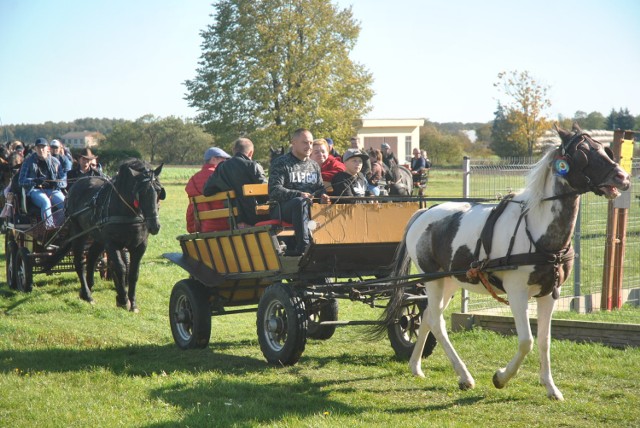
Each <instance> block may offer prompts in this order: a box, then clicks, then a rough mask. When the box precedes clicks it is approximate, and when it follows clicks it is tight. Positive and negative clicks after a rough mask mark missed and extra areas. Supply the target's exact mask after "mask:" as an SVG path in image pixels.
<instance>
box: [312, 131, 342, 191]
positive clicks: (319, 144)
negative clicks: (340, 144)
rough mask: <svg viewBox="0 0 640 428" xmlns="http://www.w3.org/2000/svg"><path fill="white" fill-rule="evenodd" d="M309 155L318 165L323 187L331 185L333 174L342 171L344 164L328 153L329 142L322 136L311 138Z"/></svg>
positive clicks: (326, 187)
mask: <svg viewBox="0 0 640 428" xmlns="http://www.w3.org/2000/svg"><path fill="white" fill-rule="evenodd" d="M310 157H311V159H313V160H314V161H316V162H317V163H318V165H320V172H321V173H322V184H323V185H324V187H325V189H328V188H329V187H330V186H331V180H332V179H333V176H334V175H336V174H337V173H339V172H341V171H344V164H343V163H342V162H341V161H339V160H338V159H336V158H335V157H333V156H332V155H331V154H330V153H329V144H327V140H325V139H324V138H318V139H317V140H313V146H312V147H311V155H310Z"/></svg>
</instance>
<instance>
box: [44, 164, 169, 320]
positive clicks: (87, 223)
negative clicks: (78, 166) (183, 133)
mask: <svg viewBox="0 0 640 428" xmlns="http://www.w3.org/2000/svg"><path fill="white" fill-rule="evenodd" d="M161 171H162V165H160V166H159V167H158V168H156V169H155V170H154V169H152V168H151V166H150V165H149V164H147V163H146V162H144V161H141V160H139V159H129V160H126V161H125V162H123V163H122V165H121V166H120V168H119V170H118V174H117V175H116V176H115V178H114V179H113V180H109V179H108V178H105V177H86V178H82V179H80V180H78V181H77V182H76V183H75V184H74V185H73V187H72V188H71V190H70V191H69V194H68V195H67V199H66V202H65V213H66V216H67V219H68V223H69V236H70V240H69V243H67V245H66V248H65V247H62V248H60V249H59V250H58V251H57V254H59V255H60V257H62V256H64V254H66V253H67V252H68V251H69V246H71V248H72V249H73V255H74V266H75V270H76V273H77V274H78V277H79V279H80V298H81V299H83V300H86V301H87V302H90V303H93V297H92V296H91V289H92V287H93V283H94V280H93V274H94V271H95V265H96V262H97V260H98V258H99V256H100V254H101V253H102V252H103V251H104V250H106V252H107V256H108V258H109V263H110V264H111V267H112V269H113V271H114V275H113V279H114V282H115V286H116V292H117V297H116V304H117V305H118V306H119V307H122V308H127V309H129V310H130V311H132V312H137V311H138V308H137V305H136V283H137V281H138V273H139V270H140V261H141V259H142V256H143V255H144V253H145V251H146V249H147V240H148V237H149V233H151V234H152V235H156V234H157V233H158V232H159V231H160V221H159V216H158V202H159V201H160V200H162V199H164V198H165V196H166V194H165V191H164V188H163V187H162V185H161V184H160V181H159V180H158V176H159V175H160V172H161ZM89 239H91V240H92V243H91V244H90V245H89V249H88V251H87V257H86V261H84V260H83V255H84V249H85V247H86V245H87V242H88V240H89ZM124 249H127V250H128V254H129V257H130V260H129V263H130V264H129V267H128V269H127V267H126V263H125V260H124V259H123V254H124V253H123V250H124ZM56 262H57V261H53V264H55V263H56Z"/></svg>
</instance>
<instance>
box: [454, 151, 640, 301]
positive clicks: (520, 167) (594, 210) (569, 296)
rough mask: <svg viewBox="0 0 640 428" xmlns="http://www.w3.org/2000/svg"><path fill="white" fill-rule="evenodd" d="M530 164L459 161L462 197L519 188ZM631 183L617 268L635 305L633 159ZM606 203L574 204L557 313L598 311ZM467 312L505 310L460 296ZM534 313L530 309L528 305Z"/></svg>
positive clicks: (639, 260)
mask: <svg viewBox="0 0 640 428" xmlns="http://www.w3.org/2000/svg"><path fill="white" fill-rule="evenodd" d="M533 164H534V162H532V161H531V160H529V159H509V160H501V161H485V160H465V165H466V167H465V171H464V172H463V173H464V176H465V179H464V180H463V182H464V183H465V184H464V189H463V193H465V196H467V197H471V198H494V197H496V196H501V195H505V194H507V193H509V192H511V191H517V190H519V189H522V188H523V187H524V185H525V177H526V174H527V173H528V172H529V171H530V170H531V168H532V166H533ZM631 175H632V179H631V183H632V184H631V189H630V192H631V206H630V208H629V211H628V223H627V233H626V247H625V257H624V266H623V290H624V291H626V293H625V292H624V291H623V294H625V295H628V299H629V301H634V302H635V303H636V304H637V303H638V294H640V293H639V292H640V161H638V160H634V162H633V166H632V174H631ZM608 205H609V202H608V201H607V199H605V198H603V197H600V196H596V195H594V194H593V193H588V194H585V195H583V196H582V198H581V201H580V214H579V216H578V223H577V225H576V231H575V234H574V240H573V245H574V249H575V250H576V259H575V264H574V270H573V273H572V275H571V276H570V277H569V279H568V280H567V281H566V282H565V283H564V285H563V286H562V288H561V298H560V299H559V301H558V304H557V309H558V310H577V311H580V312H582V311H584V312H591V311H597V310H600V298H601V296H600V293H601V291H602V284H603V271H604V265H605V246H606V242H607V239H608V238H609V237H608V236H607V212H608ZM463 299H465V300H466V305H463V306H467V308H468V311H470V312H474V311H483V310H491V311H492V312H493V311H497V312H498V313H499V312H502V311H505V312H508V311H509V309H508V307H506V306H505V305H503V304H501V303H498V302H497V301H496V300H494V299H493V298H492V297H491V296H484V295H479V294H469V295H468V297H463ZM531 310H532V311H533V312H534V313H535V305H533V306H531Z"/></svg>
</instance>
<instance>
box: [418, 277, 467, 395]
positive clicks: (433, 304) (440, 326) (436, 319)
mask: <svg viewBox="0 0 640 428" xmlns="http://www.w3.org/2000/svg"><path fill="white" fill-rule="evenodd" d="M457 288H458V285H457V283H456V282H455V281H454V280H452V279H451V278H444V279H441V280H438V281H433V282H430V283H428V284H427V295H428V296H429V304H428V306H427V310H426V311H425V313H424V314H423V316H422V322H421V323H420V329H419V330H418V342H417V343H416V348H414V350H413V354H412V355H411V360H410V361H409V367H410V368H411V371H412V373H413V374H415V375H417V376H424V374H423V373H422V368H421V358H422V347H423V346H424V343H425V341H426V339H427V335H428V334H429V331H431V332H432V333H433V335H434V336H435V338H436V340H437V341H438V342H439V343H440V346H442V349H444V352H445V354H446V355H447V357H448V358H449V361H450V362H451V365H452V366H453V369H454V371H455V372H456V374H457V375H458V386H459V387H460V389H462V390H466V389H471V388H473V387H474V386H475V380H474V379H473V377H472V376H471V373H469V370H467V366H466V365H465V364H464V362H463V361H462V360H461V359H460V357H459V356H458V354H457V353H456V351H455V349H454V348H453V345H452V344H451V342H450V341H449V336H448V335H447V328H446V323H445V321H444V317H443V316H442V313H443V312H444V310H445V309H446V307H447V305H448V304H449V302H450V301H451V296H453V293H454V292H455V291H456V290H457ZM418 343H420V344H421V345H422V346H421V347H420V349H418V347H417V344H418Z"/></svg>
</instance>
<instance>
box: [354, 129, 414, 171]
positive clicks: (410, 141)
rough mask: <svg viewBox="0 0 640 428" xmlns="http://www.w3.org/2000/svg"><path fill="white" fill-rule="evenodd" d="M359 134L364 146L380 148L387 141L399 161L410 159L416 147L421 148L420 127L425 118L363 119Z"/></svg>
mask: <svg viewBox="0 0 640 428" xmlns="http://www.w3.org/2000/svg"><path fill="white" fill-rule="evenodd" d="M361 121H362V124H361V126H360V128H359V129H358V131H357V136H358V138H359V139H360V141H361V142H362V143H363V145H364V148H365V149H368V148H371V147H373V148H374V149H380V146H381V145H382V143H387V144H389V146H390V147H391V151H392V152H393V153H395V154H396V157H397V158H398V161H400V162H403V161H409V160H410V159H411V156H412V152H413V149H414V148H418V149H419V148H420V127H421V126H424V119H362V120H361Z"/></svg>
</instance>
